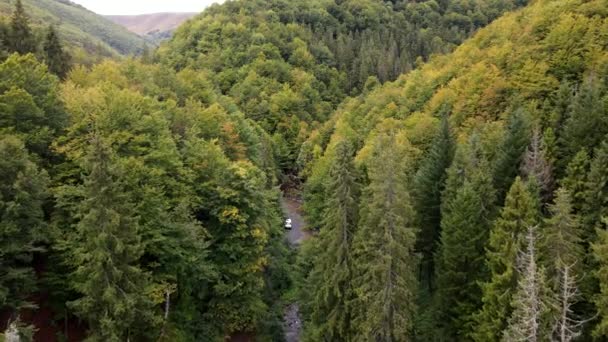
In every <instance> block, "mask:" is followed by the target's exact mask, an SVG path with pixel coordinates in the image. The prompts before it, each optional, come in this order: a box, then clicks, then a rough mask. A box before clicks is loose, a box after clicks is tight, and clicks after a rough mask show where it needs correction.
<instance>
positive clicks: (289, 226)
mask: <svg viewBox="0 0 608 342" xmlns="http://www.w3.org/2000/svg"><path fill="white" fill-rule="evenodd" d="M285 229H291V219H290V218H288V219H287V220H285Z"/></svg>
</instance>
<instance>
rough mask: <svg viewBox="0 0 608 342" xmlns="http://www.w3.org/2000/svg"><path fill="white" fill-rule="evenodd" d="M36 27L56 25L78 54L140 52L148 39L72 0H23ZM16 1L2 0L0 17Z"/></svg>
mask: <svg viewBox="0 0 608 342" xmlns="http://www.w3.org/2000/svg"><path fill="white" fill-rule="evenodd" d="M22 1H23V4H24V6H25V10H26V12H27V13H28V15H29V16H30V18H31V23H32V25H33V26H34V27H45V26H47V25H49V24H54V25H56V26H57V27H58V29H59V33H60V36H61V37H62V38H63V39H64V40H65V41H66V44H67V45H68V46H69V47H70V48H71V49H72V50H81V51H82V53H79V54H85V53H86V54H94V55H97V56H115V55H129V54H137V53H139V52H140V51H141V49H142V48H143V46H144V44H145V40H144V39H143V38H142V37H140V36H138V35H137V34H135V33H133V32H130V31H129V30H127V29H125V28H124V27H122V26H120V25H117V24H116V23H114V22H112V21H111V20H109V19H107V18H104V17H103V16H101V15H98V14H96V13H94V12H92V11H90V10H88V9H86V8H84V7H82V6H80V5H78V4H75V3H73V2H71V1H69V0H22ZM13 8H14V1H11V0H0V20H2V18H4V19H5V20H6V19H7V18H8V17H10V16H11V14H12V12H13Z"/></svg>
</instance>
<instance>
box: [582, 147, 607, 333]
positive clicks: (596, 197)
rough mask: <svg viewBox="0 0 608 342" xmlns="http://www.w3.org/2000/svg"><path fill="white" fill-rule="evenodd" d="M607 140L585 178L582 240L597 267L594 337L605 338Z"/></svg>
mask: <svg viewBox="0 0 608 342" xmlns="http://www.w3.org/2000/svg"><path fill="white" fill-rule="evenodd" d="M606 165H608V140H605V141H604V142H603V143H602V145H601V146H600V147H599V148H597V149H596V151H595V157H594V158H593V161H592V162H591V169H590V171H589V176H588V178H587V190H586V192H585V195H586V196H585V199H586V202H585V203H584V206H583V214H582V215H583V224H584V227H585V238H586V241H587V242H594V243H593V245H592V247H593V248H592V249H593V255H594V257H595V260H596V261H597V263H598V264H599V265H598V266H597V269H596V271H595V276H596V277H597V280H598V281H599V287H600V293H599V294H598V295H597V297H596V298H595V306H596V308H597V310H598V315H599V320H600V321H599V324H598V325H597V326H596V328H595V331H594V334H595V335H596V336H603V337H608V168H607V167H606Z"/></svg>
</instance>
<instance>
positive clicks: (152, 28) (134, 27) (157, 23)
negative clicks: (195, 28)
mask: <svg viewBox="0 0 608 342" xmlns="http://www.w3.org/2000/svg"><path fill="white" fill-rule="evenodd" d="M195 15H196V13H153V14H142V15H107V16H105V17H106V18H108V19H110V20H112V21H113V22H115V23H116V24H119V25H121V26H124V27H126V28H127V29H128V30H129V31H131V32H135V33H137V34H138V35H140V36H144V37H146V38H152V39H154V38H155V37H156V38H160V37H166V38H168V37H170V36H171V33H172V32H173V31H174V30H175V29H176V28H177V27H178V26H180V25H181V24H183V23H184V22H185V21H186V20H188V19H190V18H192V17H194V16H195Z"/></svg>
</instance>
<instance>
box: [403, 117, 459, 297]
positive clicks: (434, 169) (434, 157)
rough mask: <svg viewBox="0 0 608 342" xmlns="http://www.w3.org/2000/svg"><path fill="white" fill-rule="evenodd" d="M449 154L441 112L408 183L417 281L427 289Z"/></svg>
mask: <svg viewBox="0 0 608 342" xmlns="http://www.w3.org/2000/svg"><path fill="white" fill-rule="evenodd" d="M453 158H454V139H453V137H452V133H451V131H450V126H449V120H448V116H447V115H445V116H444V117H443V119H442V121H441V125H440V129H439V131H438V132H437V136H436V137H435V139H434V140H433V144H432V146H431V148H430V150H429V151H428V152H427V154H426V155H425V157H424V160H423V161H422V165H421V166H420V169H419V170H418V172H417V173H416V175H415V176H414V179H413V183H412V198H413V203H414V208H415V209H416V213H417V216H418V222H417V225H418V226H419V227H420V232H419V235H418V238H417V250H418V251H421V252H422V261H421V273H422V274H421V275H420V281H421V285H422V286H424V287H425V288H426V289H427V290H431V289H432V288H433V278H434V268H435V267H434V260H433V258H434V255H435V253H436V252H437V245H438V242H439V237H440V232H441V227H440V224H441V192H442V191H443V189H444V188H445V179H446V170H447V169H448V167H449V166H450V164H451V163H452V159H453Z"/></svg>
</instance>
